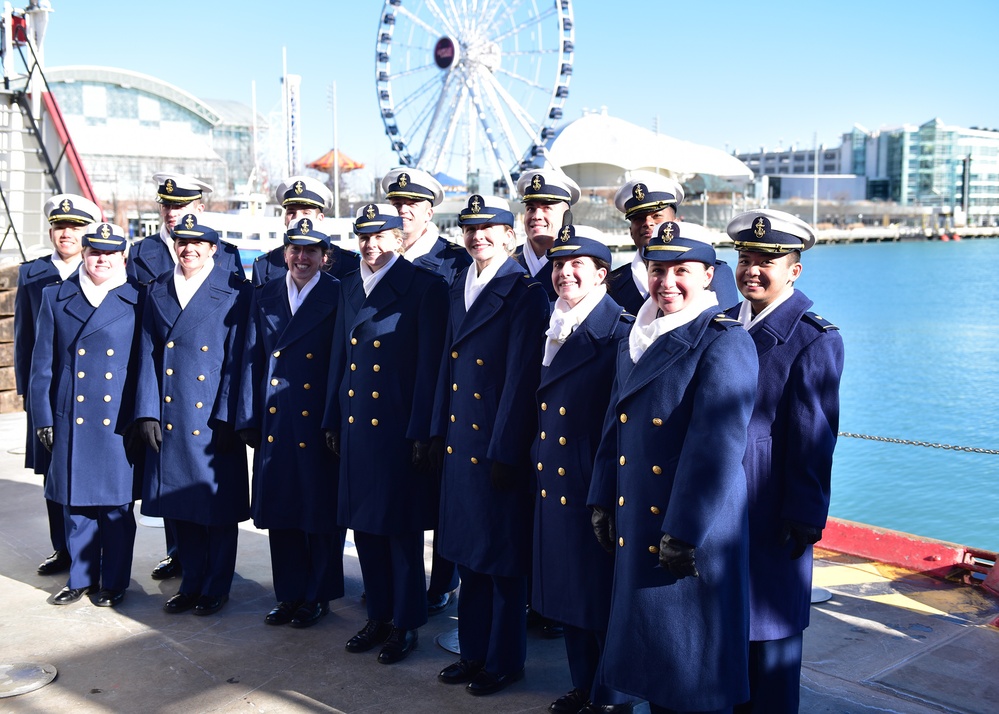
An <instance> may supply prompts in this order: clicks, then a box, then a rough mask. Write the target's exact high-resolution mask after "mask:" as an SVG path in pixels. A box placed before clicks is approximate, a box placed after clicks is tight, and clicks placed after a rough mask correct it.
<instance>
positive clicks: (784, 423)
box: [726, 290, 843, 640]
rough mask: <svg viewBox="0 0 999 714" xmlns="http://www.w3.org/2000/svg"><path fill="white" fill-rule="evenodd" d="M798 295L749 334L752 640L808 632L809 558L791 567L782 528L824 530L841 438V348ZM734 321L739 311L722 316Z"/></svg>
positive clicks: (836, 333)
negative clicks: (754, 358)
mask: <svg viewBox="0 0 999 714" xmlns="http://www.w3.org/2000/svg"><path fill="white" fill-rule="evenodd" d="M811 306H812V301H811V300H809V299H808V298H807V297H806V296H805V295H804V293H802V292H800V291H797V290H796V291H795V292H794V293H792V295H791V297H789V298H788V299H787V300H786V301H785V302H784V303H782V304H781V305H779V306H778V307H777V308H776V309H775V310H774V311H773V312H772V313H770V314H769V315H767V316H766V317H765V318H764V319H763V321H762V323H760V324H759V325H758V326H754V327H753V329H752V330H750V332H749V336H750V337H752V338H753V342H754V343H755V344H756V351H757V354H758V355H759V362H760V378H759V387H758V389H757V396H756V407H755V408H754V409H753V416H752V419H751V420H750V422H749V445H748V448H747V450H746V459H745V467H746V478H747V479H748V483H749V603H750V618H749V620H750V639H751V640H780V639H784V638H785V637H790V636H791V635H795V634H797V633H799V632H801V631H802V630H804V629H805V628H806V627H808V615H809V611H810V610H811V594H812V549H811V547H808V548H806V549H805V554H804V555H803V556H801V557H800V558H798V559H797V560H792V559H791V549H792V547H793V543H785V542H784V536H783V526H784V523H785V521H788V520H790V521H796V522H798V523H801V524H804V525H808V526H813V527H815V528H824V527H825V524H826V516H827V515H828V513H829V487H830V476H831V473H832V458H833V450H834V448H835V447H836V434H837V432H838V430H839V382H840V377H841V376H842V373H843V339H842V338H841V337H840V335H839V331H838V329H837V328H836V327H835V326H833V325H831V324H830V323H829V322H828V321H826V320H824V319H823V318H821V317H819V316H818V315H815V313H812V312H809V311H808V310H809V308H810V307H811ZM726 312H727V314H728V315H730V316H731V317H737V316H738V314H739V306H735V307H733V308H731V309H729V310H727V311H726Z"/></svg>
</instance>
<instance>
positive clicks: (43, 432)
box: [35, 426, 52, 453]
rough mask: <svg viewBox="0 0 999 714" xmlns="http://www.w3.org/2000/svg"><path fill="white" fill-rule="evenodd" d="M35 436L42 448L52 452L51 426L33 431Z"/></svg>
mask: <svg viewBox="0 0 999 714" xmlns="http://www.w3.org/2000/svg"><path fill="white" fill-rule="evenodd" d="M35 434H36V435H37V436H38V440H39V441H40V442H42V446H44V447H45V450H46V451H48V452H50V453H51V452H52V427H51V426H40V427H38V428H37V429H35Z"/></svg>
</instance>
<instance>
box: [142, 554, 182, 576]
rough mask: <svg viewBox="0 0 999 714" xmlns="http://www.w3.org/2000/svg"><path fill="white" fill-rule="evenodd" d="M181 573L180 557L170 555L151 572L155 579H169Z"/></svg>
mask: <svg viewBox="0 0 999 714" xmlns="http://www.w3.org/2000/svg"><path fill="white" fill-rule="evenodd" d="M178 575H180V559H179V558H175V557H173V556H172V555H168V556H167V557H165V558H164V559H163V560H161V561H160V562H159V565H157V566H156V567H155V568H153V572H152V573H150V574H149V577H151V578H152V579H153V580H169V579H170V578H176V577H177V576H178Z"/></svg>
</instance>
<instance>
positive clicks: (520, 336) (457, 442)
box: [432, 258, 549, 577]
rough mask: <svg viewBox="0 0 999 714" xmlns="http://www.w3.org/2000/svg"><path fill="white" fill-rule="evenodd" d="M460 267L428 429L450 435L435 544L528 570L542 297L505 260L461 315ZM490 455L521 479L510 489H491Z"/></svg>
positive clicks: (480, 564) (494, 570)
mask: <svg viewBox="0 0 999 714" xmlns="http://www.w3.org/2000/svg"><path fill="white" fill-rule="evenodd" d="M468 270H475V266H474V265H472V266H470V267H469V268H468ZM464 275H465V274H464V273H462V274H461V275H459V277H458V278H457V279H456V280H455V282H454V285H452V286H451V290H450V303H451V304H450V311H449V316H448V324H447V337H446V338H445V341H444V344H445V354H444V356H443V359H442V360H441V370H440V375H439V377H438V380H437V398H436V400H435V404H434V426H433V429H432V433H433V434H434V435H436V436H441V435H446V444H447V445H446V449H445V451H446V454H445V456H444V473H443V477H442V483H441V513H440V525H439V528H438V531H437V546H438V550H439V551H440V554H441V555H442V556H443V557H445V558H447V559H448V560H451V561H454V562H455V563H457V564H458V565H462V566H464V567H467V568H469V569H471V570H474V571H476V572H478V573H483V574H486V575H494V576H505V577H526V576H527V575H528V573H529V571H530V562H531V561H530V558H531V536H532V533H533V528H532V510H533V505H534V488H535V483H536V482H535V479H534V476H533V473H532V470H531V469H530V467H529V463H530V449H531V443H532V442H533V440H534V435H535V433H536V431H535V425H536V424H537V416H536V414H535V409H536V407H535V401H534V398H535V392H536V391H537V388H538V382H539V378H540V374H539V369H538V365H539V364H541V357H542V346H543V344H544V334H545V329H546V327H547V324H548V316H549V302H548V296H547V295H546V294H545V292H544V290H543V289H542V287H541V285H540V284H539V283H538V282H537V281H536V280H534V279H533V278H531V277H530V276H528V275H526V274H525V273H524V268H523V266H521V265H520V264H519V263H518V262H517V261H515V260H513V259H512V258H508V259H507V260H506V262H504V263H503V265H502V266H501V267H500V269H499V271H498V272H497V274H496V275H495V276H494V277H493V279H492V280H490V281H489V283H488V284H487V285H486V287H485V289H484V290H483V291H482V293H481V294H480V295H479V296H478V298H477V299H476V300H475V302H474V303H473V304H472V307H471V309H470V310H468V312H467V313H466V311H465V298H464V289H465V277H464ZM493 461H499V462H500V463H503V464H507V465H510V466H514V467H517V469H518V471H519V472H520V473H522V474H523V476H522V478H521V479H520V480H518V482H517V483H516V484H514V485H513V488H511V489H509V490H503V491H499V490H497V489H495V488H494V487H493V485H492V481H491V478H490V474H491V469H492V464H493Z"/></svg>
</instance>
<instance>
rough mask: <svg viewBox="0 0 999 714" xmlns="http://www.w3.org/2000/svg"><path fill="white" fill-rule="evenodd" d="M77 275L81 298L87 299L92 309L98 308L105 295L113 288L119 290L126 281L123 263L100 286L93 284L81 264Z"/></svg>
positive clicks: (126, 276)
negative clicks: (81, 292)
mask: <svg viewBox="0 0 999 714" xmlns="http://www.w3.org/2000/svg"><path fill="white" fill-rule="evenodd" d="M78 275H79V276H80V288H81V289H82V290H83V297H85V298H87V302H89V303H90V304H91V305H93V306H94V307H100V306H101V303H102V302H104V298H106V297H107V294H108V293H109V292H111V291H112V290H114V289H115V288H120V287H121V286H122V285H124V284H125V281H126V280H127V279H128V275H127V273H125V264H124V263H122V264H121V267H119V268H118V269H117V270H115V271H114V272H113V273H111V275H110V276H109V277H108V279H107V280H105V281H104V282H103V283H101V284H100V285H97V284H96V283H94V281H93V280H92V279H91V277H90V273H88V272H87V271H86V269H85V268H84V266H83V263H80V269H79V273H78Z"/></svg>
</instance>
